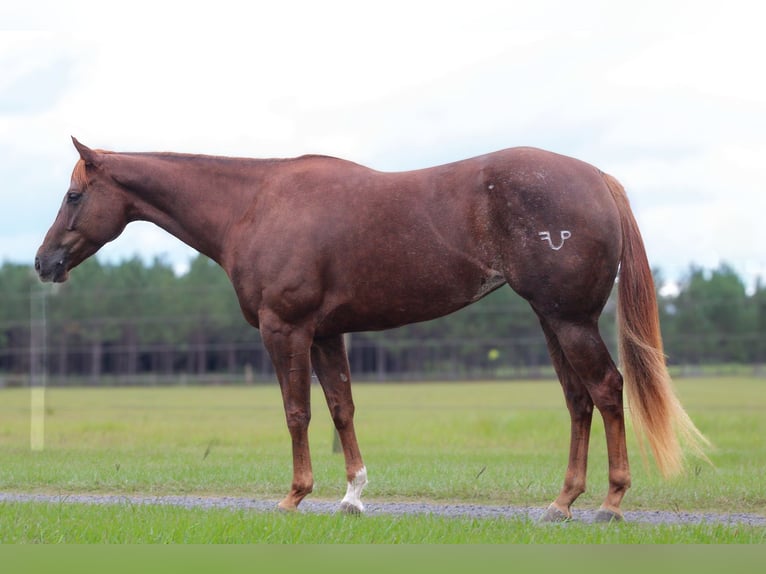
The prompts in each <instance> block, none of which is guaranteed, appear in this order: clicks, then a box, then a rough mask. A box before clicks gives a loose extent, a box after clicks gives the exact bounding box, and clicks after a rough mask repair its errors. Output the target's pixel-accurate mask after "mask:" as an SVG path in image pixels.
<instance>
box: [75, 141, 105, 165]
mask: <svg viewBox="0 0 766 574" xmlns="http://www.w3.org/2000/svg"><path fill="white" fill-rule="evenodd" d="M72 143H73V144H74V147H75V148H76V149H77V152H78V153H79V154H80V158H81V159H82V160H83V161H84V162H85V164H86V165H96V164H97V163H98V159H99V153H98V152H96V151H94V150H92V149H90V148H89V147H88V146H86V145H84V144H81V143H80V142H79V141H77V138H76V137H74V136H72Z"/></svg>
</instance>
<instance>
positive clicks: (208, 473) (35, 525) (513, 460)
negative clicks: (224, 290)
mask: <svg viewBox="0 0 766 574" xmlns="http://www.w3.org/2000/svg"><path fill="white" fill-rule="evenodd" d="M677 387H678V390H679V394H680V395H681V398H682V401H683V403H684V405H685V406H686V407H687V410H688V411H689V413H690V414H691V416H692V418H693V419H694V420H695V422H696V423H697V425H698V426H699V427H700V429H701V430H702V431H703V432H704V433H705V434H706V435H707V436H708V437H709V438H710V439H711V440H712V442H713V443H714V445H715V449H714V450H713V451H712V452H711V453H710V456H711V459H712V461H713V462H714V465H715V466H714V467H710V466H708V465H707V464H706V463H704V462H701V461H697V460H692V461H691V462H690V470H689V472H688V473H687V475H686V476H684V477H681V478H678V479H674V480H671V481H664V480H662V479H661V478H660V477H659V476H658V475H657V473H656V472H654V471H653V469H652V467H651V465H650V466H649V467H645V466H644V465H643V464H642V463H641V459H640V457H639V456H638V449H637V448H636V445H635V442H634V440H633V437H632V436H629V451H630V452H631V454H632V459H633V460H632V462H633V465H632V469H633V488H632V489H631V490H630V491H629V492H628V495H627V496H626V499H625V502H624V505H623V508H624V509H625V510H640V509H657V510H676V511H690V512H693V511H716V512H754V513H760V514H764V512H765V511H766V487H764V481H763V477H764V476H766V441H764V440H763V436H766V392H765V391H766V381H764V380H761V379H753V378H720V379H693V380H692V379H690V380H681V381H679V382H678V383H677ZM313 399H314V400H313V404H314V418H313V420H312V425H311V432H310V435H311V441H312V455H313V460H314V475H315V480H316V483H317V484H316V488H315V491H314V494H312V498H314V499H328V500H339V499H340V498H341V497H342V496H343V493H344V491H345V478H344V470H343V460H342V457H341V456H340V455H337V454H333V453H332V439H333V431H332V427H331V423H330V419H329V416H328V414H327V409H326V407H325V406H324V399H323V397H322V396H321V391H320V390H319V389H318V388H315V389H314V396H313ZM355 399H356V404H357V432H358V434H359V440H360V444H361V447H362V453H363V455H364V457H365V463H366V465H367V468H368V472H369V476H370V484H369V486H368V488H367V489H366V491H365V499H366V500H368V501H371V500H394V499H395V500H432V501H444V502H447V501H461V502H468V503H480V504H504V505H523V506H538V507H543V506H545V505H547V504H548V503H549V502H550V501H551V500H552V499H553V498H554V497H555V496H556V494H557V493H558V489H559V488H560V485H561V481H562V478H563V473H564V470H565V464H566V457H567V448H568V440H569V437H568V434H569V420H568V415H567V412H566V408H565V407H564V402H563V397H562V396H561V390H560V388H559V387H558V384H557V383H554V382H530V383H464V384H422V385H392V384H388V385H377V384H368V385H358V386H356V387H355ZM29 403H30V398H29V391H28V390H23V389H6V390H2V391H0V456H2V464H0V490H2V491H6V492H45V493H56V494H68V493H140V494H152V495H160V494H187V493H188V494H201V495H230V496H249V497H254V498H267V499H273V500H274V501H275V502H276V501H277V500H278V499H279V498H280V497H281V496H283V495H284V494H285V492H286V489H287V487H288V485H289V482H290V478H291V457H290V446H289V444H290V442H289V436H288V433H287V430H286V426H285V422H284V414H283V411H282V406H281V399H280V396H279V391H278V389H277V387H276V385H271V386H266V387H205V388H203V387H192V388H184V387H176V388H141V389H49V390H48V392H47V396H46V409H47V412H46V418H45V448H44V450H43V451H42V452H32V451H31V450H30V446H29V445H30V442H29V441H30V417H29ZM605 450H606V449H605V445H604V435H603V428H602V426H601V423H600V419H599V417H595V419H594V429H593V433H592V440H591V458H590V465H589V484H588V487H589V491H588V492H587V493H586V494H584V495H583V496H582V497H580V499H579V500H578V502H577V503H576V506H575V512H576V511H577V508H596V507H598V505H599V504H600V503H601V500H602V498H603V496H604V494H605V492H606V456H605ZM11 517H12V519H10V518H11ZM764 531H765V529H763V528H744V527H739V526H720V525H700V526H683V527H679V526H658V527H653V526H647V525H631V524H625V525H620V526H618V527H607V528H604V527H599V526H593V525H590V526H589V525H583V524H568V525H565V526H564V527H545V526H541V525H537V524H533V523H529V522H526V521H513V520H495V519H493V520H479V521H475V520H469V519H448V518H437V517H384V516H368V517H362V518H361V519H356V520H355V519H350V518H348V517H343V516H314V515H306V514H299V515H298V516H282V515H279V514H274V513H258V512H255V511H234V510H202V509H180V508H169V507H143V506H137V505H134V506H130V505H128V506H114V507H106V508H101V509H99V508H92V507H88V506H84V505H77V504H54V505H51V504H41V503H6V504H2V505H0V540H2V541H7V542H12V541H46V542H57V541H66V542H102V541H104V542H105V541H111V542H128V541H132V542H231V541H237V542H256V541H257V542H431V541H440V542H625V543H633V542H652V541H654V542H670V541H673V542H763V536H764ZM432 533H433V534H432Z"/></svg>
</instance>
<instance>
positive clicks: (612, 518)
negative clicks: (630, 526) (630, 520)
mask: <svg viewBox="0 0 766 574" xmlns="http://www.w3.org/2000/svg"><path fill="white" fill-rule="evenodd" d="M623 520H624V519H623V517H622V513H621V512H620V511H614V510H609V509H608V508H603V507H602V508H599V509H598V512H596V516H595V517H594V518H593V521H594V522H605V523H609V522H622V521H623Z"/></svg>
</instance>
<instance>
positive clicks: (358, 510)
mask: <svg viewBox="0 0 766 574" xmlns="http://www.w3.org/2000/svg"><path fill="white" fill-rule="evenodd" d="M339 510H340V511H341V512H342V513H343V514H350V515H352V516H359V515H361V514H363V513H364V506H356V505H354V504H352V503H350V502H346V501H343V502H341V503H340V508H339Z"/></svg>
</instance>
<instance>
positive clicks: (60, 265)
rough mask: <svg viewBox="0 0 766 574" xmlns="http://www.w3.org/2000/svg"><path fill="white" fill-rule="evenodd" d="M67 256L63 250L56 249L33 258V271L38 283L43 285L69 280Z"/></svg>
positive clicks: (39, 253)
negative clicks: (38, 280)
mask: <svg viewBox="0 0 766 574" xmlns="http://www.w3.org/2000/svg"><path fill="white" fill-rule="evenodd" d="M67 259H68V257H67V254H66V253H65V252H64V250H63V249H57V250H55V251H53V252H51V253H47V254H46V253H41V252H38V253H37V257H35V271H37V275H38V277H40V281H43V282H45V283H47V282H50V281H53V282H54V283H63V282H64V281H66V280H67V279H68V278H69V268H68V266H67Z"/></svg>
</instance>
